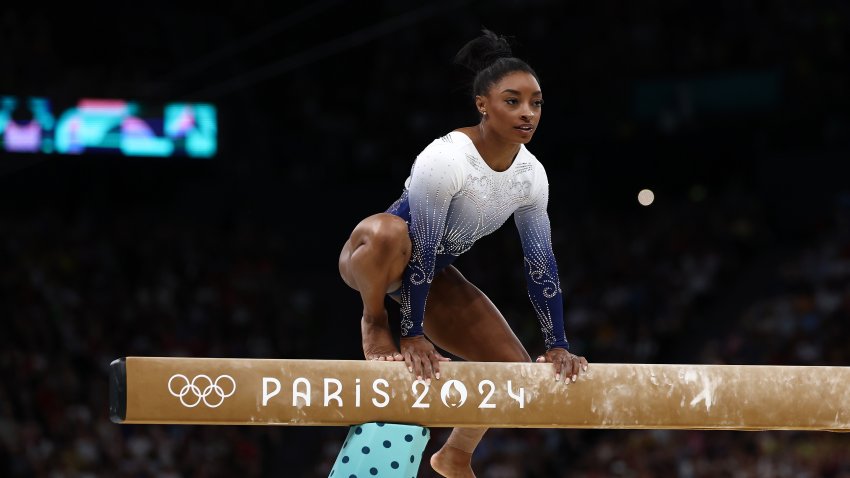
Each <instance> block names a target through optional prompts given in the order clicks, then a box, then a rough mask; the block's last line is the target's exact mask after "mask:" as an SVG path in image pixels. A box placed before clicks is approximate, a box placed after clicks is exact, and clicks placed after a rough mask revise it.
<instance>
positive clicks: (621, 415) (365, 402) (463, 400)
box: [109, 357, 850, 431]
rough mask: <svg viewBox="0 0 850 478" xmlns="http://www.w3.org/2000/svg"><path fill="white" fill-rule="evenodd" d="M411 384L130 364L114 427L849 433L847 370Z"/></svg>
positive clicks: (114, 392) (222, 362) (506, 371)
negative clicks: (374, 425)
mask: <svg viewBox="0 0 850 478" xmlns="http://www.w3.org/2000/svg"><path fill="white" fill-rule="evenodd" d="M441 370H442V373H441V379H440V380H434V381H432V382H431V384H430V385H428V384H425V383H424V382H419V381H415V379H414V377H413V376H412V375H411V374H410V373H409V372H408V371H407V369H406V367H405V365H404V364H403V363H401V362H369V361H365V360H298V359H234V358H180V357H126V358H121V359H117V360H115V361H114V362H113V363H112V371H111V377H110V380H109V383H110V402H111V403H110V416H111V419H112V420H113V421H114V422H116V423H127V424H134V423H149V424H207V425H214V424H218V425H294V426H350V425H354V424H360V423H366V422H388V423H402V424H413V425H420V426H427V427H454V426H464V427H494V428H532V427H533V428H620V429H653V428H655V429H704V430H709V429H716V430H721V429H723V430H829V431H850V367H814V366H771V365H686V364H676V365H672V364H654V365H649V364H605V363H593V364H591V365H590V369H589V370H588V372H586V373H585V374H583V375H581V376H580V377H579V379H578V381H576V382H575V383H570V384H564V383H563V382H556V381H555V380H554V377H553V370H554V369H553V367H552V365H551V364H536V363H483V362H447V363H443V364H442V365H441Z"/></svg>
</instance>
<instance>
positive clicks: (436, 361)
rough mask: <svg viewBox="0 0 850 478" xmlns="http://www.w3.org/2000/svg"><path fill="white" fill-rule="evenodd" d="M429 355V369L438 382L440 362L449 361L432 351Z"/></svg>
mask: <svg viewBox="0 0 850 478" xmlns="http://www.w3.org/2000/svg"><path fill="white" fill-rule="evenodd" d="M430 355H431V369H432V370H433V371H434V378H436V379H437V380H439V379H440V362H445V361H447V360H449V359H448V358H446V357H443V356H442V355H440V352H437V351H436V350H434V351H432V352H431V354H430Z"/></svg>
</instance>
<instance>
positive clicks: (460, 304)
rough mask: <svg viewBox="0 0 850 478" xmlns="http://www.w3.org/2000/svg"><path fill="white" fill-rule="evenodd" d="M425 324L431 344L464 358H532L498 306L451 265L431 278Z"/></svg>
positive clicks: (521, 359) (484, 360)
mask: <svg viewBox="0 0 850 478" xmlns="http://www.w3.org/2000/svg"><path fill="white" fill-rule="evenodd" d="M424 325H425V335H426V336H427V337H428V339H429V340H431V342H433V343H434V345H436V346H437V347H440V348H441V349H443V350H445V351H446V352H448V353H450V354H452V355H455V356H456V357H460V358H462V359H464V360H470V361H475V362H528V361H530V360H531V358H530V357H529V355H528V352H527V351H526V350H525V347H524V346H523V345H522V343H521V342H520V341H519V339H518V338H517V336H516V334H514V332H513V330H511V327H510V325H508V323H507V321H506V320H505V318H504V316H502V313H501V312H499V309H497V308H496V306H495V305H494V304H493V302H491V301H490V299H489V298H488V297H487V296H486V295H485V294H484V293H483V292H482V291H481V290H480V289H479V288H478V287H476V286H475V285H474V284H472V283H471V282H469V280H467V279H466V278H465V277H464V276H463V275H462V274H461V273H460V271H458V270H457V268H455V267H454V266H448V267H446V268H445V269H443V270H442V271H440V272H439V273H438V274H437V275H436V276H435V277H434V281H433V282H432V283H431V290H430V291H429V293H428V302H427V306H426V308H425V324H424Z"/></svg>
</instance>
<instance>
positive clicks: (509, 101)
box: [505, 98, 518, 105]
mask: <svg viewBox="0 0 850 478" xmlns="http://www.w3.org/2000/svg"><path fill="white" fill-rule="evenodd" d="M505 103H507V104H509V105H515V104H517V103H518V102H517V99H516V98H508V99H506V100H505Z"/></svg>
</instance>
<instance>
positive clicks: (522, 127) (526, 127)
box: [514, 123, 534, 132]
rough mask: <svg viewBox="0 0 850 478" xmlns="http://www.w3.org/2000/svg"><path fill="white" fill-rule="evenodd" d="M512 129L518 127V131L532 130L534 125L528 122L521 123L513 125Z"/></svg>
mask: <svg viewBox="0 0 850 478" xmlns="http://www.w3.org/2000/svg"><path fill="white" fill-rule="evenodd" d="M514 129H518V130H520V131H525V132H530V131H532V130H534V125H532V124H530V123H525V124H521V125H519V126H514Z"/></svg>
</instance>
